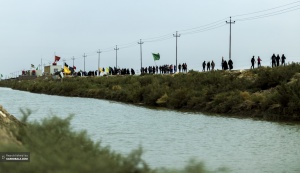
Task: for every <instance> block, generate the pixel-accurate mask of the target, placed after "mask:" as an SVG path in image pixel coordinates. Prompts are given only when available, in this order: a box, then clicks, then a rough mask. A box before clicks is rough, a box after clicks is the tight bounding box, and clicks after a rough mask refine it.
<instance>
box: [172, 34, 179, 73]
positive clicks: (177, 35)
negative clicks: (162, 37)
mask: <svg viewBox="0 0 300 173" xmlns="http://www.w3.org/2000/svg"><path fill="white" fill-rule="evenodd" d="M173 37H176V71H177V38H178V37H180V34H178V31H176V35H175V34H173Z"/></svg>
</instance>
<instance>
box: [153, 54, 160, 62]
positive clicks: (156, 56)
mask: <svg viewBox="0 0 300 173" xmlns="http://www.w3.org/2000/svg"><path fill="white" fill-rule="evenodd" d="M152 55H153V58H154V61H156V60H159V59H160V55H159V53H157V54H156V53H152Z"/></svg>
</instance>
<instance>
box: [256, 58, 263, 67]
mask: <svg viewBox="0 0 300 173" xmlns="http://www.w3.org/2000/svg"><path fill="white" fill-rule="evenodd" d="M261 61H262V60H261V59H260V57H259V56H258V58H257V67H261V65H260V62H261Z"/></svg>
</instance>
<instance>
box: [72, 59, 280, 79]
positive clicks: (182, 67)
mask: <svg viewBox="0 0 300 173" xmlns="http://www.w3.org/2000/svg"><path fill="white" fill-rule="evenodd" d="M280 60H281V65H285V60H286V57H285V55H284V54H282V56H281V57H280V56H279V54H277V56H276V55H275V54H273V55H272V57H271V62H272V67H278V66H279V65H280ZM261 61H262V59H261V58H260V57H259V56H258V57H257V59H256V58H255V56H253V57H252V58H251V67H250V69H254V65H255V64H256V62H257V67H261ZM221 66H222V70H228V69H229V70H232V69H233V61H232V60H231V58H229V60H228V62H227V61H226V60H224V57H222V62H221ZM69 69H70V71H71V72H72V75H73V76H99V75H100V74H101V73H103V72H105V74H107V75H108V74H109V75H135V71H134V69H132V68H131V69H130V70H129V68H121V69H120V68H116V67H114V68H112V67H108V68H106V69H104V68H102V69H99V71H98V70H96V71H88V72H85V71H81V70H80V71H79V72H75V69H74V68H72V67H69ZM214 70H215V62H214V61H213V60H212V61H211V62H210V61H208V62H206V61H204V62H203V63H202V71H203V72H205V71H214ZM176 72H183V73H187V64H186V63H182V64H179V65H178V71H177V67H176V65H173V64H170V65H168V64H165V65H161V66H157V65H156V66H148V67H142V68H141V74H172V73H176Z"/></svg>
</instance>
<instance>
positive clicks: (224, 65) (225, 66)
mask: <svg viewBox="0 0 300 173" xmlns="http://www.w3.org/2000/svg"><path fill="white" fill-rule="evenodd" d="M223 69H224V70H227V69H228V64H227V61H226V60H224V62H223Z"/></svg>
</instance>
